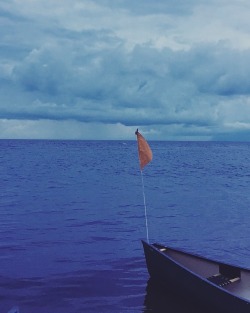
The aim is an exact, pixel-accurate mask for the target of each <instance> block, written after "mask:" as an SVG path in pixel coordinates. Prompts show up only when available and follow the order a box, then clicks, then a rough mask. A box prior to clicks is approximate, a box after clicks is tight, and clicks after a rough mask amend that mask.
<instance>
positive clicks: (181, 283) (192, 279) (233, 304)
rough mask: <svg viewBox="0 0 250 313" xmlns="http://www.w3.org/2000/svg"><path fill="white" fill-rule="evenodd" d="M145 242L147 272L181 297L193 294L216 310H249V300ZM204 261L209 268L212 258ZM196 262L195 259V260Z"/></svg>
mask: <svg viewBox="0 0 250 313" xmlns="http://www.w3.org/2000/svg"><path fill="white" fill-rule="evenodd" d="M142 243H143V247H144V253H145V258H146V263H147V268H148V272H149V274H150V276H151V278H152V279H154V281H157V282H158V283H159V284H161V285H164V286H165V287H166V288H168V289H171V291H175V292H177V293H178V294H179V295H180V296H181V297H186V298H190V297H192V299H193V301H194V302H196V303H197V304H202V305H205V306H206V307H207V306H210V307H211V308H214V309H216V310H217V311H215V312H216V313H217V312H226V313H237V312H239V313H250V303H249V301H248V300H246V299H244V298H242V297H238V296H236V295H234V294H233V293H231V292H229V291H228V290H225V289H224V288H223V287H220V286H217V285H216V284H214V283H211V282H210V281H209V280H208V279H206V278H204V277H202V276H201V275H198V274H196V273H195V272H194V271H191V270H189V269H188V268H187V267H185V266H182V264H181V263H180V262H178V261H176V260H175V259H174V258H172V257H171V256H169V255H168V254H167V253H165V252H162V251H161V250H160V249H159V247H157V245H151V244H148V243H146V242H144V241H143V242H142ZM166 249H168V248H166ZM181 253H182V254H183V258H185V257H186V256H188V255H189V254H186V255H185V253H184V252H181ZM192 258H195V256H193V255H192ZM197 259H199V260H198V262H200V263H201V265H202V264H203V263H202V258H200V257H197ZM204 260H205V261H204V266H208V267H209V266H210V261H209V260H207V259H204ZM194 261H196V260H195V259H194ZM197 264H199V263H197ZM213 264H215V262H214V261H211V267H212V266H216V264H215V265H213ZM217 265H218V264H217ZM237 270H239V268H237ZM249 287H250V282H249ZM211 312H212V311H211Z"/></svg>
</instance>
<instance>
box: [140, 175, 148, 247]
mask: <svg viewBox="0 0 250 313" xmlns="http://www.w3.org/2000/svg"><path fill="white" fill-rule="evenodd" d="M141 182H142V195H143V203H144V215H145V223H146V233H147V242H148V243H149V235H148V214H147V205H146V197H145V188H144V180H143V172H142V170H141Z"/></svg>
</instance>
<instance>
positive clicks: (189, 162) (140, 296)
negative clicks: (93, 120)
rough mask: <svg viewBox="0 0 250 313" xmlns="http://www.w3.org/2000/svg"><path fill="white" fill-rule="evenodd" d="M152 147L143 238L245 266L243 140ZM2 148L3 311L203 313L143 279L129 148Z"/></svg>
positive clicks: (133, 149)
mask: <svg viewBox="0 0 250 313" xmlns="http://www.w3.org/2000/svg"><path fill="white" fill-rule="evenodd" d="M150 144H151V148H152V150H153V153H154V159H153V162H152V163H151V164H150V165H148V166H147V167H146V168H145V170H144V183H145V194H146V202H147V207H148V221H149V237H150V241H152V242H153V241H158V242H161V243H168V244H170V245H172V246H175V247H178V248H182V249H186V250H188V251H191V252H196V253H199V254H202V255H204V256H207V257H213V258H217V259H220V260H222V261H226V262H232V263H235V264H238V265H242V266H246V267H249V264H250V262H249V261H250V244H249V240H248V239H249V237H250V228H249V225H248V221H249V217H250V209H249V204H250V193H249V186H250V162H249V155H250V144H249V143H210V142H209V143H207V142H206V143H205V142H204V143H202V142H193V143H190V142H152V143H150ZM0 149H1V153H0V178H1V180H0V181H1V193H0V236H1V237H0V238H1V242H0V252H1V253H0V313H5V312H6V313H7V312H8V311H11V310H12V311H11V312H13V313H14V311H15V312H19V313H35V312H36V313H59V312H60V313H78V312H79V313H80V312H88V313H92V312H93V313H106V312H107V313H119V312H120V313H127V312H130V313H139V312H140V313H146V312H150V313H159V312H169V313H177V312H178V313H179V312H183V313H190V312H192V313H196V312H197V313H198V312H202V311H200V310H196V309H195V308H194V307H192V305H191V306H187V305H185V304H183V305H181V304H180V301H178V299H176V300H175V298H174V297H173V296H172V295H167V294H166V293H164V291H163V293H162V294H161V292H162V291H161V292H157V293H156V292H155V290H156V288H157V287H155V286H153V287H152V285H151V283H150V282H148V279H149V277H148V273H147V270H146V266H145V262H144V255H143V251H142V246H141V242H140V240H141V239H145V237H146V231H145V219H144V207H143V197H142V186H141V177H140V171H139V165H138V157H137V146H136V142H135V141H134V142H129V141H128V142H121V141H29V140H24V141H22V140H1V141H0ZM163 303H165V304H163ZM159 304H160V305H161V308H162V311H161V308H160V307H159ZM165 307H167V310H166V311H165Z"/></svg>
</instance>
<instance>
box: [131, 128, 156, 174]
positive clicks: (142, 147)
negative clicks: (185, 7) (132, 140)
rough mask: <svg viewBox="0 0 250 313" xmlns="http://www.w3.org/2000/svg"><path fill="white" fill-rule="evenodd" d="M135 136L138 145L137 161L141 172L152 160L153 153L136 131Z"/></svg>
mask: <svg viewBox="0 0 250 313" xmlns="http://www.w3.org/2000/svg"><path fill="white" fill-rule="evenodd" d="M135 134H136V136H137V143H138V154H139V160H140V168H141V170H143V168H144V167H145V166H146V165H147V164H148V163H149V162H150V161H152V159H153V153H152V151H151V149H150V147H149V145H148V143H147V141H146V140H145V139H144V137H143V136H142V135H141V134H140V133H139V131H138V129H137V130H136V132H135Z"/></svg>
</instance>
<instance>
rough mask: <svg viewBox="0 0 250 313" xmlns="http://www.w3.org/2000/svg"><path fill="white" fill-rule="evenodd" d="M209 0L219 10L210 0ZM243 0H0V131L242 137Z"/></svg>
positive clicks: (249, 85)
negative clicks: (138, 131) (153, 0)
mask: <svg viewBox="0 0 250 313" xmlns="http://www.w3.org/2000/svg"><path fill="white" fill-rule="evenodd" d="M215 8H216V10H215ZM249 13H250V3H249V2H248V1H246V0H241V1H237V3H236V1H232V0H227V1H225V0H217V1H216V2H215V1H214V0H212V1H210V2H209V3H208V2H205V1H201V0H199V1H197V0H192V1H188V2H187V1H183V0H180V1H178V2H177V3H174V2H173V1H169V0H168V1H166V0H164V1H163V0H157V1H155V2H152V1H149V0H143V1H142V0H139V1H136V2H135V1H132V0H126V1H125V0H120V1H117V0H102V1H100V0H89V1H88V0H86V1H85V0H82V1H81V0H72V1H68V0H61V1H60V2H59V1H56V0H51V1H49V2H47V3H44V2H43V1H41V0H33V1H31V0H25V1H20V0H3V1H1V3H0V25H1V27H0V34H1V38H2V40H1V43H0V47H1V48H0V82H1V83H0V138H39V139H40V138H45V139H50V138H51V139H134V131H135V129H136V128H137V127H139V128H140V129H141V130H142V133H146V134H147V137H148V138H149V139H156V140H247V141H248V140H249V139H250V40H249V39H250V20H249Z"/></svg>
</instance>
